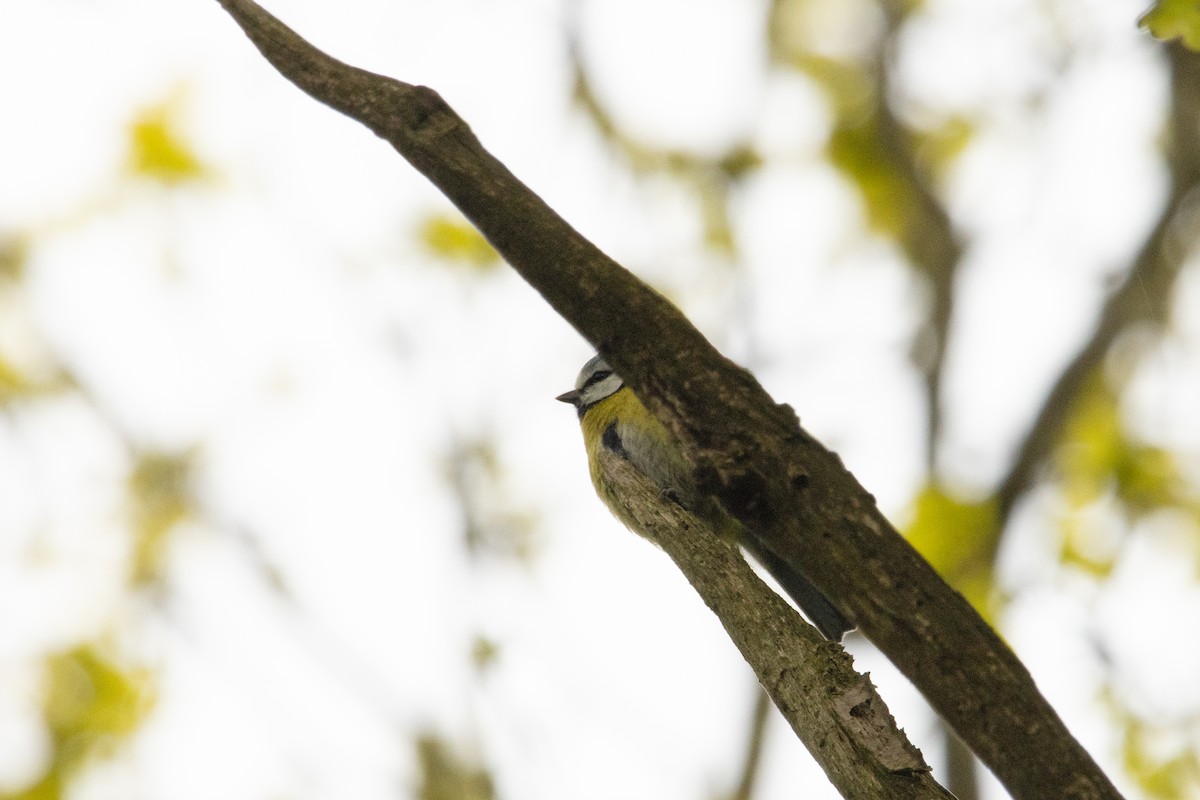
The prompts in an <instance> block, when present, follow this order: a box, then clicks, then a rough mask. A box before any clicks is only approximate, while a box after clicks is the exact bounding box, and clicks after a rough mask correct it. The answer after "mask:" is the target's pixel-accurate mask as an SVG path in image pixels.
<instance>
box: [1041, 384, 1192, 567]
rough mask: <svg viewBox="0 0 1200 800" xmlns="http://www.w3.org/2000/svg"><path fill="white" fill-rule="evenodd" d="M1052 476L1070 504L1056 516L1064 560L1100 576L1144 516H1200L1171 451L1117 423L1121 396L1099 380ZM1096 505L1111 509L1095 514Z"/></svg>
mask: <svg viewBox="0 0 1200 800" xmlns="http://www.w3.org/2000/svg"><path fill="white" fill-rule="evenodd" d="M1055 474H1056V485H1057V487H1058V489H1059V491H1060V492H1061V493H1062V496H1063V498H1064V499H1065V501H1066V504H1067V512H1066V513H1065V514H1064V515H1063V517H1062V519H1061V520H1060V530H1061V532H1062V550H1061V553H1062V560H1063V563H1064V564H1066V565H1070V566H1073V567H1076V568H1078V569H1081V570H1083V571H1085V572H1088V573H1090V574H1092V575H1094V576H1096V577H1098V578H1102V577H1105V576H1107V575H1108V574H1109V573H1110V572H1111V571H1112V569H1113V567H1114V566H1115V562H1114V559H1115V558H1116V556H1117V554H1118V552H1119V547H1118V545H1119V544H1120V537H1121V536H1122V535H1123V532H1125V531H1127V530H1129V528H1130V527H1131V526H1132V525H1133V524H1134V523H1135V522H1137V521H1138V520H1139V519H1141V518H1142V517H1144V516H1146V515H1148V514H1151V513H1154V512H1157V511H1162V510H1166V509H1174V510H1177V511H1181V512H1182V513H1184V514H1186V515H1187V516H1189V517H1192V518H1194V519H1197V520H1200V507H1198V506H1197V502H1196V497H1195V492H1194V491H1193V490H1191V489H1190V488H1189V486H1188V483H1187V481H1186V480H1185V479H1184V478H1183V475H1182V474H1181V472H1180V469H1179V465H1178V463H1177V459H1176V457H1175V455H1174V454H1172V453H1171V452H1170V451H1168V450H1165V449H1163V448H1161V447H1155V446H1153V445H1147V444H1144V443H1142V442H1139V441H1137V440H1136V439H1134V438H1133V437H1132V436H1131V435H1130V434H1129V432H1128V431H1127V430H1126V429H1125V426H1124V425H1122V423H1121V419H1120V409H1119V406H1118V397H1117V396H1116V395H1115V394H1114V393H1113V392H1112V390H1111V389H1110V388H1108V387H1107V386H1105V385H1104V384H1103V383H1102V382H1101V381H1098V380H1097V381H1093V383H1092V386H1091V388H1090V389H1089V391H1088V392H1087V393H1086V394H1085V395H1084V396H1083V397H1081V398H1080V399H1079V402H1078V403H1077V404H1076V408H1075V410H1074V413H1073V414H1072V415H1071V418H1070V421H1069V422H1068V424H1067V428H1066V430H1065V432H1064V437H1063V442H1062V444H1061V446H1060V447H1059V448H1058V451H1057V454H1056V463H1055ZM1101 506H1106V507H1107V508H1108V511H1107V512H1106V513H1092V512H1095V511H1097V510H1098V509H1099V508H1100V507H1101ZM1114 514H1115V515H1116V519H1114V518H1113V515H1114Z"/></svg>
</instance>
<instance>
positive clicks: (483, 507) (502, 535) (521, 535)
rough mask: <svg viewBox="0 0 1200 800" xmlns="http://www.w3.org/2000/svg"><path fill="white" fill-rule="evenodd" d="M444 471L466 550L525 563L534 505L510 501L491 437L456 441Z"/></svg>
mask: <svg viewBox="0 0 1200 800" xmlns="http://www.w3.org/2000/svg"><path fill="white" fill-rule="evenodd" d="M445 474H446V479H447V482H448V483H449V484H450V488H451V490H452V491H453V492H454V494H455V496H456V497H457V499H458V507H459V508H460V509H461V510H462V514H463V529H464V530H463V534H464V539H465V542H466V546H467V552H468V553H469V554H470V555H472V556H479V555H483V554H487V555H491V556H498V557H501V558H509V559H513V560H516V561H518V562H528V561H530V560H531V559H532V558H533V557H534V556H535V555H536V553H537V549H538V541H537V532H538V520H539V515H538V513H537V511H536V509H535V508H534V507H533V506H531V505H527V504H525V503H522V502H519V501H517V500H514V496H515V495H516V494H517V492H516V490H515V489H514V488H513V487H512V486H511V485H510V482H509V480H508V476H507V474H506V471H505V468H504V465H503V464H502V463H501V460H500V455H499V453H497V452H496V445H495V441H494V439H493V438H492V437H488V436H475V437H466V438H462V439H459V440H457V441H455V442H454V443H453V446H452V448H451V450H450V452H449V453H448V454H447V457H446V459H445Z"/></svg>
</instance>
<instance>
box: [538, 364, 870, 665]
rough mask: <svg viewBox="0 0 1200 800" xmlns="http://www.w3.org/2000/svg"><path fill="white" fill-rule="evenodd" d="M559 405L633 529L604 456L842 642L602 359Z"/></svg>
mask: <svg viewBox="0 0 1200 800" xmlns="http://www.w3.org/2000/svg"><path fill="white" fill-rule="evenodd" d="M557 399H558V400H561V401H562V402H564V403H571V404H572V405H574V406H575V409H576V411H577V412H578V413H579V424H580V427H581V428H582V429H583V444H584V447H585V448H586V449H587V454H588V466H589V468H590V471H591V476H592V485H593V486H595V487H596V494H598V495H600V499H601V500H603V501H604V504H605V505H606V506H608V508H609V510H611V511H612V512H613V514H614V515H616V517H617V519H619V520H621V522H623V523H624V524H625V526H626V527H627V528H629V529H630V530H632V531H634V532H635V533H640V531H638V528H637V524H636V523H635V522H634V518H633V516H632V514H631V513H630V512H629V510H628V507H627V505H626V500H625V499H624V497H623V496H622V492H621V486H620V485H619V483H618V482H617V481H615V480H614V478H613V476H612V475H610V474H608V473H607V472H606V470H605V468H604V459H602V458H599V457H598V456H599V454H600V453H601V452H602V451H603V450H605V449H606V450H608V451H611V452H613V453H616V454H617V455H619V456H621V457H622V458H624V459H625V460H626V461H628V462H629V463H631V464H632V465H633V466H634V467H636V468H637V470H638V471H639V472H640V473H642V474H643V475H645V476H646V477H647V478H649V479H650V480H651V481H653V482H654V484H655V485H657V486H659V487H661V488H662V490H663V498H664V500H666V501H668V502H669V501H670V500H674V501H676V502H678V503H679V504H680V505H682V506H683V507H684V508H686V509H688V510H689V511H691V512H692V513H694V514H696V516H698V517H700V518H702V519H704V520H705V521H706V522H707V523H708V524H709V525H711V526H712V527H713V529H714V530H715V531H716V532H717V533H718V534H719V535H722V536H728V537H730V538H733V539H736V540H737V541H739V542H740V543H741V545H742V546H743V547H745V548H746V549H747V550H748V551H749V552H750V553H751V554H752V555H753V556H754V557H755V558H756V559H757V560H758V561H759V562H760V563H761V564H762V565H763V566H764V567H765V568H766V570H767V571H768V572H769V573H771V576H772V577H774V578H775V580H776V581H777V582H778V583H779V585H780V586H781V587H782V588H783V590H784V591H785V592H787V593H788V594H789V595H790V596H791V597H792V599H793V600H795V601H796V603H797V605H799V606H800V609H801V610H802V611H803V612H804V613H805V615H807V616H808V618H809V619H810V620H812V623H813V624H814V625H816V626H817V629H818V630H820V631H821V633H823V634H824V635H825V636H826V637H827V638H829V639H832V640H833V641H840V640H841V638H842V635H843V634H845V633H846V631H848V630H850V629H851V628H852V627H853V626H852V625H851V624H850V623H849V621H848V620H847V619H846V618H845V616H843V615H842V613H841V612H840V611H838V609H837V608H836V607H835V606H834V605H833V604H832V603H831V602H830V601H829V599H828V598H827V597H825V595H823V594H821V592H820V591H818V590H817V588H816V587H815V586H813V585H812V584H811V583H809V582H808V580H807V579H805V578H804V576H803V575H801V574H799V573H798V572H796V570H794V569H792V568H791V567H790V566H789V565H788V564H787V563H786V562H784V561H783V560H782V559H780V558H779V557H777V556H776V555H775V554H774V553H772V552H771V551H770V550H768V549H767V548H766V547H764V546H763V545H762V544H761V543H760V542H759V538H758V537H757V536H753V535H747V532H746V531H744V530H743V529H742V526H741V524H740V523H739V522H738V521H737V520H735V519H734V518H733V517H731V516H729V515H728V514H726V513H725V512H724V511H723V510H721V508H720V507H719V506H718V504H717V503H716V502H715V501H714V500H712V499H711V498H706V497H704V496H703V495H702V493H701V492H700V490H699V488H698V487H697V485H696V482H695V479H694V478H693V477H692V470H691V468H690V467H689V466H688V463H687V461H686V460H685V459H684V457H683V451H682V450H681V449H680V447H679V445H678V444H677V443H676V442H675V440H674V438H673V437H672V436H671V434H670V433H669V432H668V431H667V429H666V427H664V426H663V424H662V423H661V422H659V421H658V419H657V418H656V417H655V416H654V415H653V414H651V413H650V411H649V410H648V409H647V408H646V407H645V406H644V405H642V401H641V400H639V399H638V398H637V395H635V394H634V393H633V390H632V389H630V388H629V387H628V386H626V385H625V382H624V381H623V380H621V377H620V376H619V375H617V374H616V373H615V372H613V371H612V369H611V368H610V367H609V366H608V364H607V363H606V362H605V361H604V359H602V358H601V357H600V356H598V355H597V356H594V357H593V358H592V359H590V360H589V361H588V362H587V363H586V364H584V365H583V369H582V370H581V371H580V372H579V377H578V378H577V379H576V381H575V388H574V389H572V390H571V391H569V392H565V393H563V394H560V395H559V396H558V398H557Z"/></svg>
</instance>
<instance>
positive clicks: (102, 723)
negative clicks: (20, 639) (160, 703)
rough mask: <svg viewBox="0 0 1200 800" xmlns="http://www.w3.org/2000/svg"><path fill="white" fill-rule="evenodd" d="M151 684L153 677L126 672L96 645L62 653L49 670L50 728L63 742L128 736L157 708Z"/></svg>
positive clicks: (47, 672)
mask: <svg viewBox="0 0 1200 800" xmlns="http://www.w3.org/2000/svg"><path fill="white" fill-rule="evenodd" d="M148 682H149V673H147V672H138V671H123V670H122V669H121V668H120V667H118V666H117V665H116V664H114V663H113V662H112V661H111V660H109V659H108V658H106V657H105V656H103V655H101V654H100V652H99V650H98V649H97V647H96V646H95V645H92V644H87V645H82V646H80V647H77V648H75V649H74V650H70V651H68V652H66V653H61V654H59V655H57V656H54V657H52V658H51V659H50V660H49V662H48V663H47V665H46V724H47V726H48V727H49V728H50V732H51V733H52V735H53V736H54V738H55V740H56V741H58V742H66V741H68V740H71V739H75V738H83V739H85V740H87V742H88V743H89V744H92V745H94V744H96V743H98V742H100V741H101V740H102V739H104V738H105V737H117V738H121V737H124V736H127V735H129V734H130V733H132V732H133V731H134V730H135V729H136V728H137V726H138V725H139V724H140V723H141V721H142V718H143V717H144V716H145V714H146V712H147V711H149V709H150V706H151V704H152V693H151V692H150V690H149V687H148ZM90 749H91V748H84V750H90Z"/></svg>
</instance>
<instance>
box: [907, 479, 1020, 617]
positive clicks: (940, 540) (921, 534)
mask: <svg viewBox="0 0 1200 800" xmlns="http://www.w3.org/2000/svg"><path fill="white" fill-rule="evenodd" d="M998 524H999V523H998V519H997V516H996V504H995V502H994V501H992V500H990V499H989V500H983V501H974V502H972V501H966V500H961V499H958V498H956V497H953V496H951V495H950V494H949V493H947V492H946V491H945V490H944V489H943V488H942V487H940V486H937V485H935V484H929V485H927V486H926V487H925V488H924V489H922V490H921V492H920V493H919V494H918V495H917V498H916V500H915V501H914V504H913V518H912V521H911V522H910V523H909V524H908V526H907V528H906V529H905V531H904V535H905V538H907V539H908V541H909V542H910V543H911V544H912V546H913V547H915V548H916V549H917V551H918V552H920V553H921V555H922V556H924V557H925V559H926V560H927V561H928V562H929V563H930V565H931V566H933V568H934V569H936V570H937V571H938V574H939V575H941V576H942V577H943V578H944V579H945V580H946V582H947V583H949V584H950V585H951V586H953V587H954V588H955V589H957V590H958V591H959V592H962V594H963V596H964V597H966V598H967V600H968V601H969V602H970V603H971V605H973V606H974V607H975V608H976V609H977V610H978V611H979V612H980V613H981V614H983V615H984V616H985V617H987V616H988V614H989V610H990V609H989V607H990V604H991V600H992V577H993V566H994V565H993V564H992V556H993V554H994V552H995V547H996V541H997V538H998V536H999V529H998V527H997V526H998Z"/></svg>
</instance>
